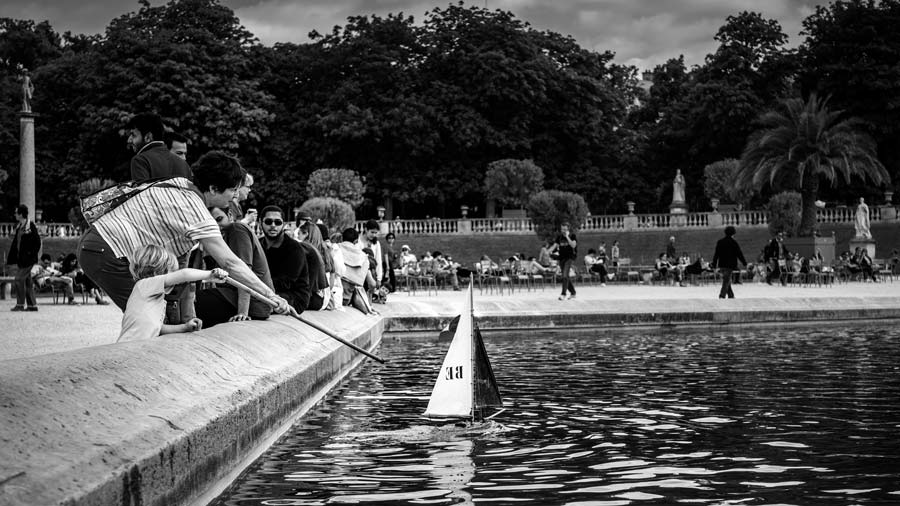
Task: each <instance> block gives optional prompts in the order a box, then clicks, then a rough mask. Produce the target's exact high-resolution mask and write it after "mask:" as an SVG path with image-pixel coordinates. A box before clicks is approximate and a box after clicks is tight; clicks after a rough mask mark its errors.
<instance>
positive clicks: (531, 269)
mask: <svg viewBox="0 0 900 506" xmlns="http://www.w3.org/2000/svg"><path fill="white" fill-rule="evenodd" d="M520 268H521V269H522V272H524V273H526V274H540V275H544V274H546V273H548V272H552V271H553V269H551V268H550V267H544V266H543V265H541V264H540V263H539V262H538V261H537V260H535V258H534V257H528V260H522V262H521V264H520Z"/></svg>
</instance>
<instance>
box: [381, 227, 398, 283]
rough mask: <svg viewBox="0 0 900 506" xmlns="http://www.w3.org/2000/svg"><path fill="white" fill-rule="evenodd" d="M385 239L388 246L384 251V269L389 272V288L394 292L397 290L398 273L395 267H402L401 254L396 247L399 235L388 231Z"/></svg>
mask: <svg viewBox="0 0 900 506" xmlns="http://www.w3.org/2000/svg"><path fill="white" fill-rule="evenodd" d="M384 239H385V241H387V248H385V251H384V263H385V265H384V270H385V271H386V272H387V273H388V277H387V279H388V288H390V290H391V291H392V292H394V291H396V290H397V273H396V271H395V270H394V269H399V268H400V255H398V254H397V250H395V249H394V243H395V242H396V241H397V237H396V236H395V235H394V233H393V232H388V234H387V235H386V236H385V238H384Z"/></svg>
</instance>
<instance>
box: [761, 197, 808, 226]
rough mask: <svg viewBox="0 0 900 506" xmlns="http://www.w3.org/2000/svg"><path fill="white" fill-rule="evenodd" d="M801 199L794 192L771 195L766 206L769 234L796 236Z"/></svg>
mask: <svg viewBox="0 0 900 506" xmlns="http://www.w3.org/2000/svg"><path fill="white" fill-rule="evenodd" d="M801 200H802V199H801V197H800V194H799V193H797V192H795V191H786V192H781V193H777V194H775V195H772V198H770V199H769V203H768V204H766V211H767V212H768V214H769V233H770V234H772V235H775V234H777V233H778V232H784V233H785V235H787V236H788V237H793V236H795V235H797V231H798V230H799V228H800V219H801Z"/></svg>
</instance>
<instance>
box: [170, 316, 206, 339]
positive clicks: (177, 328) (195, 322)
mask: <svg viewBox="0 0 900 506" xmlns="http://www.w3.org/2000/svg"><path fill="white" fill-rule="evenodd" d="M201 328H203V322H202V321H201V320H200V318H191V319H190V320H188V321H186V322H184V323H180V324H175V325H170V324H168V323H164V324H163V326H162V327H160V329H159V335H161V336H162V335H165V334H183V333H185V332H195V331H197V330H200V329H201Z"/></svg>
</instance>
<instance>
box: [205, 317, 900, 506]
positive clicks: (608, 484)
mask: <svg viewBox="0 0 900 506" xmlns="http://www.w3.org/2000/svg"><path fill="white" fill-rule="evenodd" d="M486 345H487V349H488V353H489V354H490V356H491V360H492V362H493V364H494V372H495V374H496V375H497V380H498V382H499V384H500V389H501V393H502V394H503V395H504V401H505V407H506V411H505V412H503V413H501V414H500V415H499V416H498V417H497V418H496V419H495V421H494V422H489V423H486V424H483V425H479V426H475V427H457V426H454V425H452V424H445V425H437V424H436V425H432V424H429V423H427V422H426V421H423V420H422V419H421V418H420V417H419V414H420V413H421V412H422V411H424V409H425V406H426V404H427V400H428V395H429V394H430V393H431V387H432V386H433V379H434V375H435V374H436V370H437V368H438V367H440V364H441V360H442V359H443V355H444V352H445V351H446V348H447V346H448V344H447V343H440V344H439V343H437V342H435V341H423V340H392V339H387V340H385V342H384V344H383V346H382V349H381V354H382V355H383V356H384V357H385V358H387V359H388V363H387V364H385V365H379V364H376V363H373V362H369V363H368V365H366V366H365V367H364V368H363V369H361V370H360V371H359V372H358V373H357V374H356V375H355V376H354V377H353V378H350V379H349V380H347V381H346V382H345V383H344V384H343V385H341V386H340V387H339V388H338V389H336V390H335V391H334V392H333V393H332V395H331V396H330V397H329V399H328V400H327V401H325V402H323V403H321V404H320V405H319V406H318V408H317V409H315V410H314V411H312V412H310V414H309V415H308V416H307V417H305V418H304V420H303V421H302V422H301V423H299V424H298V425H297V426H295V427H294V428H293V429H292V430H291V431H290V432H289V433H288V434H287V435H286V436H285V437H284V438H282V439H281V440H279V441H278V443H276V444H275V445H274V446H273V447H272V448H271V449H269V450H268V452H267V453H265V454H264V455H263V456H262V457H260V459H259V460H257V462H255V463H254V464H253V465H252V466H251V467H250V468H248V469H247V470H246V472H245V473H244V474H243V475H242V476H241V477H240V478H239V479H238V481H237V482H235V483H234V484H233V485H232V486H231V487H230V488H229V490H227V491H226V492H225V493H224V494H223V495H222V496H221V497H219V498H218V499H217V500H216V501H215V502H214V504H220V505H225V504H227V505H238V504H240V505H248V504H262V505H273V506H274V505H316V504H351V503H352V504H358V503H364V504H473V503H476V502H477V503H484V504H520V503H531V504H541V505H544V504H560V505H562V504H565V505H605V506H611V505H629V504H635V505H636V504H640V505H650V504H704V505H706V504H709V505H738V504H740V505H749V504H753V505H762V504H798V505H799V504H815V505H831V504H834V505H838V504H840V505H844V504H900V456H898V449H900V445H898V440H900V437H898V433H900V331H898V330H894V329H893V328H891V327H888V326H881V327H879V326H871V327H863V328H861V327H859V326H856V327H855V328H843V327H829V326H823V327H820V328H806V329H790V330H778V329H773V328H763V329H755V330H746V331H741V332H737V331H734V330H729V331H727V332H723V331H716V330H699V331H692V332H678V333H665V332H656V333H654V334H652V335H649V334H648V333H646V332H643V333H637V332H632V333H622V332H616V333H612V332H609V333H598V334H596V335H594V336H586V337H566V336H563V335H557V336H552V337H551V336H542V337H534V336H531V337H529V336H524V337H523V336H512V335H511V336H503V337H497V336H488V337H487V338H486Z"/></svg>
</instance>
